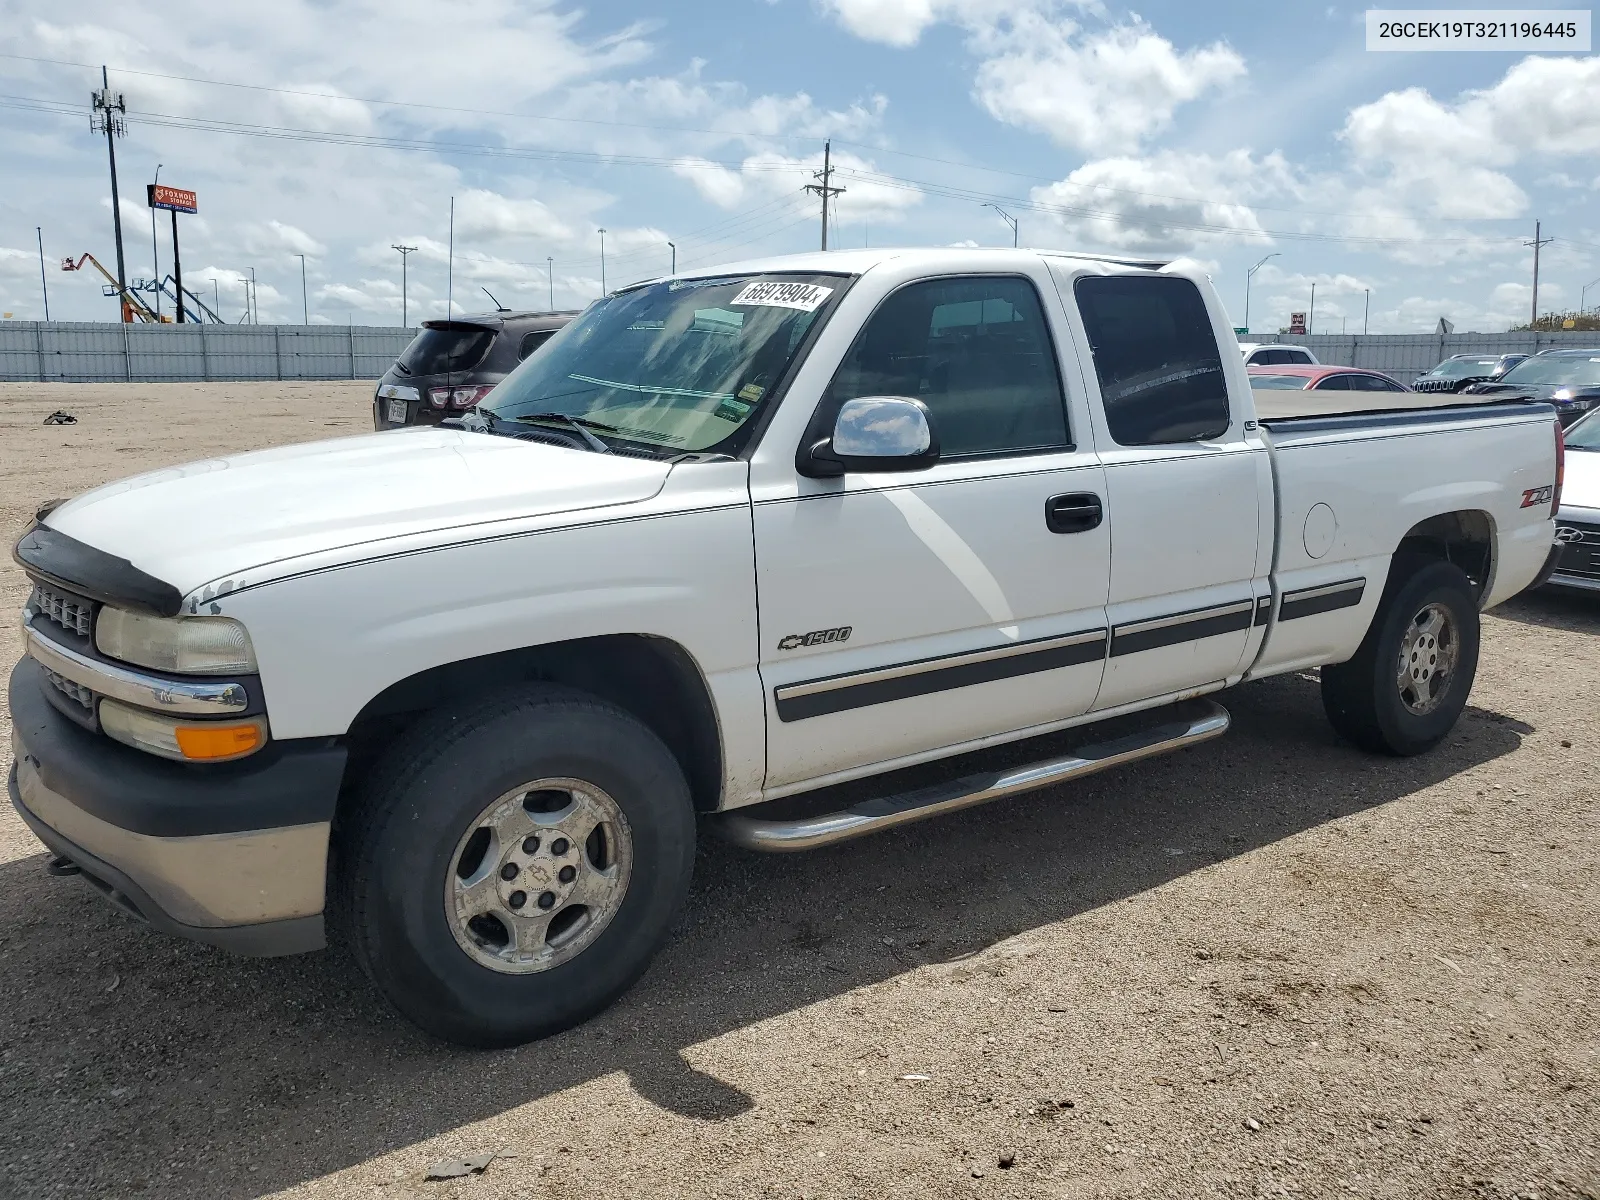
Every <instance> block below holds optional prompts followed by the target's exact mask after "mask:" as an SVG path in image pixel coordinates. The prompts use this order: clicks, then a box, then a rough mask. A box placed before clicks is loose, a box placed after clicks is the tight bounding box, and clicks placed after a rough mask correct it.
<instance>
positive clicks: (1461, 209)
mask: <svg viewBox="0 0 1600 1200" xmlns="http://www.w3.org/2000/svg"><path fill="white" fill-rule="evenodd" d="M1596 95H1600V58H1581V59H1580V58H1548V57H1544V56H1538V55H1534V56H1529V57H1528V58H1526V59H1524V60H1523V61H1521V62H1519V63H1517V64H1516V65H1514V66H1513V67H1511V69H1510V70H1508V71H1507V72H1506V74H1505V76H1504V77H1503V78H1501V79H1500V81H1499V82H1498V83H1495V84H1494V85H1493V86H1491V87H1488V88H1484V89H1481V90H1477V91H1470V92H1466V93H1464V94H1463V95H1462V96H1461V97H1460V98H1459V99H1458V100H1456V101H1454V102H1445V101H1441V100H1438V99H1436V98H1434V96H1433V95H1432V94H1430V93H1429V92H1428V91H1426V90H1425V89H1423V88H1420V87H1412V88H1405V89H1403V90H1401V91H1396V92H1389V93H1387V94H1385V95H1384V96H1381V97H1379V98H1378V99H1377V100H1374V101H1373V102H1371V103H1370V104H1363V105H1360V106H1359V107H1357V108H1354V109H1352V110H1351V111H1350V114H1349V116H1348V117H1347V118H1346V120H1345V123H1344V128H1343V129H1342V130H1341V131H1340V134H1339V137H1340V139H1341V140H1342V141H1343V142H1344V144H1345V145H1346V147H1348V149H1349V151H1350V154H1351V157H1352V159H1353V160H1354V162H1355V164H1356V165H1357V166H1358V167H1359V168H1361V169H1362V170H1364V171H1366V172H1367V173H1368V174H1369V175H1370V176H1372V177H1373V178H1375V179H1379V180H1382V181H1383V184H1384V186H1385V187H1386V188H1387V190H1388V191H1389V192H1390V194H1391V196H1393V197H1395V198H1398V199H1402V200H1405V201H1408V202H1409V203H1410V204H1411V205H1412V206H1413V207H1415V208H1417V209H1418V210H1420V211H1422V212H1425V213H1428V214H1429V215H1433V216H1440V217H1457V218H1476V219H1489V218H1503V217H1514V216H1520V215H1522V214H1523V213H1525V212H1527V211H1528V207H1529V199H1528V194H1527V193H1526V192H1525V191H1524V190H1523V189H1522V188H1521V187H1520V186H1518V184H1517V183H1516V182H1514V181H1513V179H1512V178H1511V176H1510V175H1509V174H1508V173H1507V171H1508V169H1510V168H1512V167H1514V166H1515V165H1516V164H1517V163H1518V162H1519V161H1522V160H1524V159H1528V158H1546V159H1550V158H1555V159H1559V158H1567V157H1587V156H1592V155H1594V154H1596V153H1600V106H1596V104H1595V103H1594V98H1595V96H1596Z"/></svg>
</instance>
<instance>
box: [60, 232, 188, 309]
mask: <svg viewBox="0 0 1600 1200" xmlns="http://www.w3.org/2000/svg"><path fill="white" fill-rule="evenodd" d="M86 262H88V263H93V264H94V269H95V270H96V271H99V272H100V274H102V275H104V276H105V278H106V283H105V286H104V287H102V288H101V289H100V293H101V295H104V296H116V297H118V298H119V299H120V300H121V302H122V320H123V321H124V322H125V323H127V322H131V321H133V319H134V318H135V317H137V318H138V319H139V320H141V321H146V322H149V323H151V324H158V323H159V324H163V325H164V324H167V323H169V322H171V320H172V318H171V317H169V316H167V315H165V314H164V313H163V314H161V315H160V316H158V315H156V313H155V311H154V310H153V309H151V307H150V306H149V305H148V304H146V303H145V302H144V301H143V300H141V299H139V297H138V296H136V295H134V294H133V292H132V291H131V290H129V289H125V288H120V287H118V286H117V278H116V276H115V275H113V274H112V273H111V272H110V271H108V270H106V269H105V268H104V267H102V266H101V265H100V260H99V259H97V258H96V257H95V256H94V255H92V254H90V253H89V252H88V251H87V250H86V251H84V253H83V257H81V258H79V259H78V261H77V262H73V261H72V259H70V258H63V259H62V260H61V269H62V270H63V271H81V270H82V269H83V264H84V263H86Z"/></svg>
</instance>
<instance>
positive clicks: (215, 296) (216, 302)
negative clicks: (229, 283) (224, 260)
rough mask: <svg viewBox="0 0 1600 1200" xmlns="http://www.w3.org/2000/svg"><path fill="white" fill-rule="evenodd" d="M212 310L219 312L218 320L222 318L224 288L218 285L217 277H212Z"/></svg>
mask: <svg viewBox="0 0 1600 1200" xmlns="http://www.w3.org/2000/svg"><path fill="white" fill-rule="evenodd" d="M211 311H212V312H214V313H216V314H217V320H219V321H220V320H222V289H221V288H220V287H218V286H217V277H216V276H215V275H213V276H212V277H211Z"/></svg>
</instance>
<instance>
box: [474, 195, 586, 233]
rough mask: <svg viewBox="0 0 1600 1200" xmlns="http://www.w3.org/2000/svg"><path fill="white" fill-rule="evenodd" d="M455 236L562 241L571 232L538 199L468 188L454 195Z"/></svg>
mask: <svg viewBox="0 0 1600 1200" xmlns="http://www.w3.org/2000/svg"><path fill="white" fill-rule="evenodd" d="M456 236H457V237H459V238H463V239H467V240H472V241H478V242H499V241H504V240H506V239H508V238H537V239H540V240H543V241H545V242H566V241H570V240H571V238H572V236H573V232H572V228H571V227H570V226H569V225H567V224H566V223H565V222H564V221H562V220H560V219H559V218H557V217H556V215H555V214H554V213H552V212H551V211H550V209H549V207H548V206H547V205H545V204H544V203H542V202H541V201H538V200H532V199H514V198H512V197H510V196H502V195H500V194H499V193H498V192H492V191H489V190H487V189H485V188H471V189H469V190H467V191H465V192H462V193H461V194H460V195H458V196H457V197H456Z"/></svg>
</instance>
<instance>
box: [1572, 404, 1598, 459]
mask: <svg viewBox="0 0 1600 1200" xmlns="http://www.w3.org/2000/svg"><path fill="white" fill-rule="evenodd" d="M1597 416H1600V410H1596V411H1595V412H1592V413H1590V414H1589V415H1588V416H1587V417H1585V418H1583V420H1581V421H1579V422H1577V423H1576V424H1575V425H1573V426H1572V427H1571V428H1569V429H1568V430H1567V431H1566V435H1565V436H1566V443H1567V449H1568V450H1600V421H1596V420H1595V417H1597Z"/></svg>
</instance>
